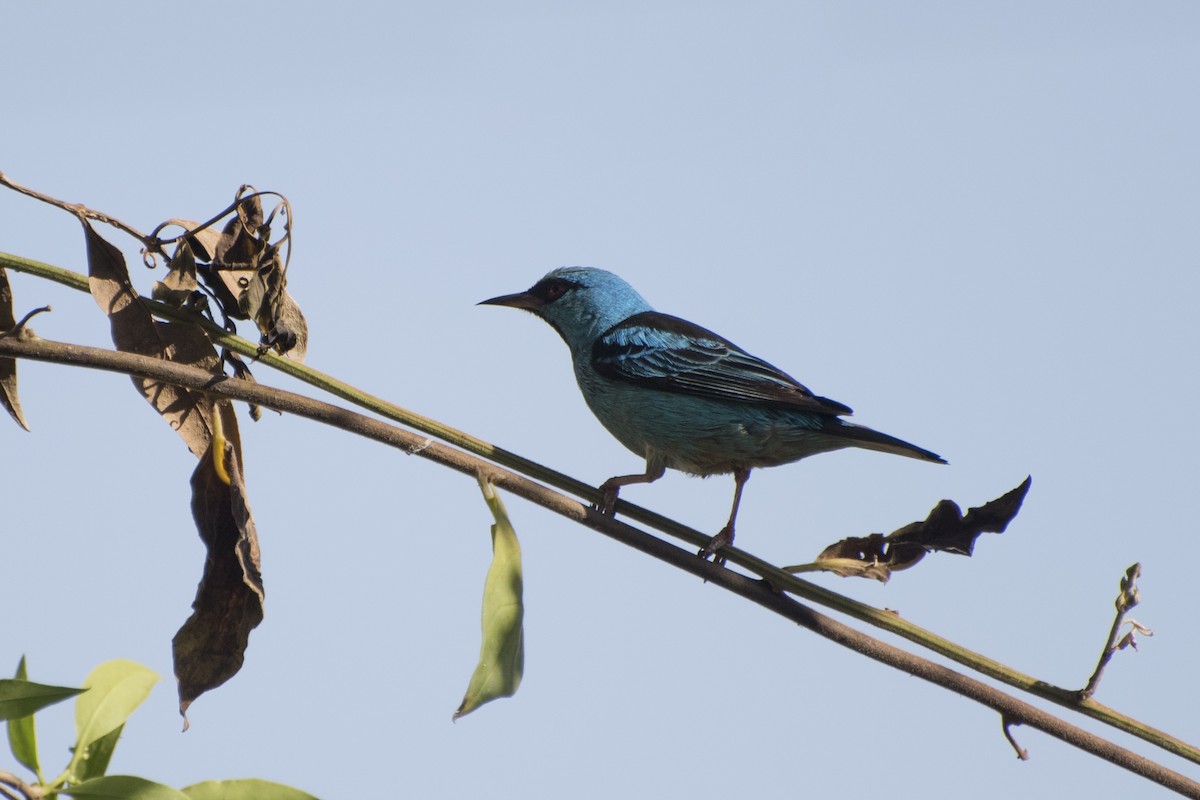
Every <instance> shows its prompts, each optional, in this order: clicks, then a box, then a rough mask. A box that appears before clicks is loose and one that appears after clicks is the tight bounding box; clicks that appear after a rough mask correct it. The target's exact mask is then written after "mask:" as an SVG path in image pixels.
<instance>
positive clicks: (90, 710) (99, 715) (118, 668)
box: [71, 659, 158, 771]
mask: <svg viewBox="0 0 1200 800" xmlns="http://www.w3.org/2000/svg"><path fill="white" fill-rule="evenodd" d="M157 682H158V675H156V674H155V673H154V672H152V671H151V670H149V669H147V668H146V667H143V666H142V665H141V664H137V663H135V662H133V661H127V660H125V659H115V660H113V661H106V662H104V663H103V664H101V665H100V666H98V667H96V668H95V669H94V670H92V673H91V674H90V675H88V676H87V680H85V681H84V682H83V685H84V688H86V689H88V690H89V691H88V693H87V694H85V695H83V696H82V697H80V698H79V700H78V701H76V703H75V730H76V734H77V737H78V738H77V741H76V742H75V757H74V758H73V759H72V763H71V770H72V771H74V770H75V769H76V768H77V767H78V765H79V764H80V762H82V761H84V760H85V759H87V758H88V746H89V745H91V744H92V743H93V742H95V741H97V740H98V739H101V738H103V737H105V736H107V735H108V734H110V733H112V732H113V731H115V730H116V729H117V728H120V727H121V726H122V725H124V724H125V720H127V719H129V715H130V714H132V713H133V711H134V709H136V708H137V707H138V706H140V705H141V704H142V701H143V700H145V699H146V697H147V695H149V694H150V689H151V688H153V686H154V684H155V683H157Z"/></svg>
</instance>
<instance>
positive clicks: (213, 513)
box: [172, 401, 264, 729]
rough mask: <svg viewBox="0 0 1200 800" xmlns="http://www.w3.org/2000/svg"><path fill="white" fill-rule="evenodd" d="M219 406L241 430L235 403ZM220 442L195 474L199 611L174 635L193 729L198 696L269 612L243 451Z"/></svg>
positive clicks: (237, 665) (232, 663) (241, 653)
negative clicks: (203, 552) (200, 555)
mask: <svg viewBox="0 0 1200 800" xmlns="http://www.w3.org/2000/svg"><path fill="white" fill-rule="evenodd" d="M219 405H220V410H221V420H222V427H223V428H224V430H225V432H226V433H227V434H228V433H230V432H231V431H236V426H237V420H236V418H235V417H234V414H233V406H232V404H230V403H229V402H228V401H222V402H221V403H220V404H219ZM230 438H231V439H232V437H230ZM218 443H219V444H221V445H222V447H221V452H220V453H215V452H214V451H215V450H216V448H215V447H214V448H210V450H209V452H208V453H206V454H205V456H204V458H203V459H201V461H200V463H199V464H198V465H197V466H196V470H195V472H194V473H193V474H192V516H193V517H194V518H195V520H196V527H197V529H198V530H199V532H200V539H201V540H202V541H203V542H204V546H205V547H206V548H207V550H208V557H207V558H206V559H205V561H204V576H203V577H202V578H201V580H200V585H199V586H198V587H197V589H196V599H195V601H194V602H193V603H192V615H191V616H190V617H189V618H188V620H187V622H185V623H184V624H183V627H181V628H180V629H179V632H178V633H176V634H175V638H174V640H173V641H172V650H173V654H174V659H175V677H176V679H177V680H178V682H179V713H180V714H181V715H183V717H184V727H185V729H186V726H187V710H188V707H189V706H190V705H191V704H192V701H193V700H195V699H196V698H197V697H199V696H200V695H201V694H203V693H204V692H207V691H208V690H210V689H213V688H216V687H217V686H220V685H221V684H222V683H224V682H225V681H227V680H229V679H230V678H232V677H233V676H234V675H235V674H237V672H238V670H240V669H241V667H242V662H243V661H244V659H245V653H246V645H247V644H248V643H249V640H250V631H251V630H253V629H254V628H256V627H257V626H258V624H259V623H260V622H262V618H263V597H264V593H263V585H262V573H261V563H260V557H259V549H258V534H257V532H256V531H255V529H254V517H253V515H252V514H251V512H250V504H249V501H248V499H247V494H246V484H245V480H244V478H243V476H242V466H241V458H240V455H239V453H238V449H237V448H235V447H234V446H233V444H232V443H229V444H226V443H224V442H220V441H219V442H218ZM214 455H216V456H219V457H220V458H222V459H223V466H224V472H225V474H226V475H227V476H228V478H229V482H228V483H226V482H225V481H224V480H223V479H222V477H221V475H220V474H219V469H218V465H217V464H215V463H214V460H213V459H214Z"/></svg>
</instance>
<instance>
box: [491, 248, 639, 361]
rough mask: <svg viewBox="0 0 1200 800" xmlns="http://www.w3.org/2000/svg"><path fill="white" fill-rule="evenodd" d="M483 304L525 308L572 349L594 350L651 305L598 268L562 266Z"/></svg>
mask: <svg viewBox="0 0 1200 800" xmlns="http://www.w3.org/2000/svg"><path fill="white" fill-rule="evenodd" d="M479 305H481V306H508V307H509V308H523V309H525V310H526V311H530V312H532V313H534V314H536V315H538V316H539V317H541V318H542V319H544V320H546V322H548V323H550V325H552V326H553V327H554V329H555V330H556V331H558V333H559V335H560V336H562V338H563V341H565V342H566V343H567V346H568V347H570V348H571V352H572V353H573V354H574V353H576V352H579V353H584V352H590V348H591V346H592V342H593V341H595V339H596V337H597V336H599V335H600V334H601V333H604V332H605V331H606V330H608V329H609V328H611V327H612V326H613V325H616V324H617V323H618V322H621V321H622V320H624V319H627V318H628V317H631V316H633V315H634V314H640V313H642V312H643V311H651V310H652V309H651V307H650V304H649V303H647V302H646V301H645V300H643V299H642V296H641V295H640V294H638V293H637V291H636V290H635V289H634V288H633V287H632V286H630V285H629V284H628V283H626V282H625V281H623V280H621V279H620V278H618V277H617V276H616V275H614V274H612V273H611V272H607V271H605V270H602V269H596V268H595V267H561V268H559V269H556V270H554V271H552V272H549V273H547V275H546V276H545V277H544V278H542V279H541V280H540V281H538V282H537V283H535V284H534V285H533V286H531V287H530V288H529V289H527V290H525V291H524V292H518V293H516V294H506V295H502V296H500V297H493V298H492V299H490V300H484V301H483V302H481V303H480V304H479Z"/></svg>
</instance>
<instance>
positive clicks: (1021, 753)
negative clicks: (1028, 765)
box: [1000, 715, 1029, 761]
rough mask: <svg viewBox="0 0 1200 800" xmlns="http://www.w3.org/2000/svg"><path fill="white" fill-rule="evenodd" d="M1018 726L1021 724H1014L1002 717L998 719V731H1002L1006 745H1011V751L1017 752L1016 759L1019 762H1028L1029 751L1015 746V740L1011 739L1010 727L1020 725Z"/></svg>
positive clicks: (1017, 745)
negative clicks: (1006, 740)
mask: <svg viewBox="0 0 1200 800" xmlns="http://www.w3.org/2000/svg"><path fill="white" fill-rule="evenodd" d="M1020 724H1021V723H1020V722H1014V721H1013V720H1011V719H1009V718H1008V717H1007V716H1003V715H1002V716H1001V717H1000V729H1001V730H1003V731H1004V738H1005V739H1008V743H1009V744H1011V745H1012V749H1013V750H1015V751H1016V752H1017V758H1018V759H1019V760H1021V761H1028V760H1029V751H1028V750H1026V749H1025V748H1024V747H1021V745H1019V744H1017V740H1016V738H1015V737H1013V733H1012V727H1013V726H1014V725H1020Z"/></svg>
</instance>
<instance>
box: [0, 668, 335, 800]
mask: <svg viewBox="0 0 1200 800" xmlns="http://www.w3.org/2000/svg"><path fill="white" fill-rule="evenodd" d="M158 679H159V677H158V675H156V674H155V673H154V672H152V671H150V670H149V669H147V668H146V667H143V666H142V665H141V664H137V663H134V662H133V661H126V660H123V659H117V660H114V661H106V662H105V663H103V664H101V665H100V666H98V667H96V668H95V669H94V670H92V673H91V674H90V675H88V677H87V679H86V680H85V681H84V682H83V687H82V688H80V689H72V688H68V687H63V686H48V685H44V684H39V683H33V682H32V681H29V680H28V679H27V676H26V665H25V658H24V656H22V658H21V662H20V664H19V665H18V666H17V673H16V677H15V678H13V679H10V680H0V714H2V717H0V718H4V719H7V720H8V743H9V747H10V748H11V749H12V753H13V756H14V757H15V758H16V760H17V761H18V762H19V763H20V764H21V765H22V766H24V767H25V768H26V769H28V770H30V771H31V772H33V773H34V774H35V776H36V778H35V781H34V782H33V783H30V784H20V785H14V784H11V783H9V782H8V780H7V779H6V780H5V782H4V784H3V788H4V790H5V794H6V796H13V797H19V796H24V797H26V798H40V797H44V796H47V795H51V794H55V793H56V794H59V795H67V796H70V797H79V798H100V799H103V800H218V798H220V799H221V800H242V799H243V798H245V800H250V798H254V800H316V798H314V797H313V796H312V795H310V794H307V793H305V792H302V791H300V790H299V789H293V788H292V787H290V786H284V785H282V784H278V783H270V782H268V781H260V780H255V779H247V780H234V781H205V782H204V783H197V784H194V785H192V786H189V787H187V788H185V789H183V790H179V789H173V788H171V787H170V786H165V785H163V784H161V783H155V782H154V781H151V780H147V779H146V778H140V777H136V776H133V775H105V774H104V773H105V772H106V771H107V769H108V764H109V761H110V760H111V759H112V754H113V751H114V750H115V749H116V747H117V741H118V740H119V739H120V738H121V732H122V731H123V730H124V729H125V723H126V721H127V720H128V719H129V716H130V714H132V713H133V712H134V711H135V710H137V707H138V706H140V705H141V704H142V701H144V700H145V699H146V697H147V696H148V695H149V694H150V690H151V689H152V688H153V687H154V684H155V683H157V682H158ZM76 695H78V699H77V700H76V701H75V731H76V740H75V744H74V746H73V747H72V748H71V750H72V752H73V755H72V757H71V761H70V763H69V764H68V765H67V768H66V769H65V770H63V772H62V774H61V775H59V776H58V777H57V778H55V779H54V780H52V781H47V780H46V779H45V778H44V777H43V776H42V772H41V767H40V765H39V763H38V748H37V735H36V730H35V727H34V721H33V715H34V713H35V712H37V711H40V710H41V709H43V708H45V707H46V706H49V705H53V704H54V703H58V702H61V701H63V700H66V699H68V698H70V697H75V696H76ZM18 784H19V782H18Z"/></svg>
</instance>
